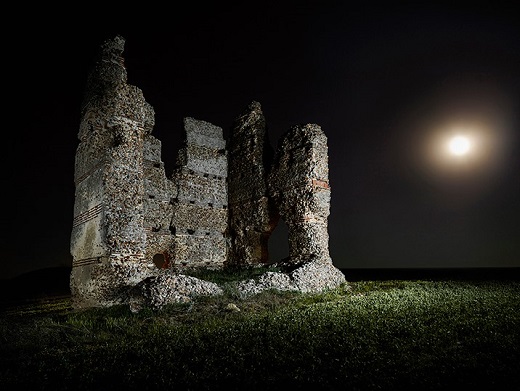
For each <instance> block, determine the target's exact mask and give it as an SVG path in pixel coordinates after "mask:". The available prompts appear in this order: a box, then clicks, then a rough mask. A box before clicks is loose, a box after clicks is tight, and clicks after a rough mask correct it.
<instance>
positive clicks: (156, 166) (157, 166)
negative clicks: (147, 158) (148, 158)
mask: <svg viewBox="0 0 520 391" xmlns="http://www.w3.org/2000/svg"><path fill="white" fill-rule="evenodd" d="M153 166H154V167H155V168H161V163H154V164H153Z"/></svg>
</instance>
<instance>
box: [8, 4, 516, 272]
mask: <svg viewBox="0 0 520 391" xmlns="http://www.w3.org/2000/svg"><path fill="white" fill-rule="evenodd" d="M317 4H320V5H317ZM385 4H387V5H386V6H381V5H377V4H375V3H371V5H368V6H363V5H358V6H353V5H352V4H348V2H336V3H332V2H326V1H322V2H319V3H316V5H315V4H314V3H312V2H303V1H301V2H295V3H290V2H278V4H275V5H269V4H267V3H261V2H254V3H251V2H236V3H229V4H228V5H225V4H223V3H221V2H218V5H217V4H215V5H204V6H202V5H200V4H198V3H197V4H193V5H192V6H190V5H185V6H183V8H182V9H181V10H172V11H168V12H166V11H164V10H161V9H153V10H148V11H147V12H145V11H144V10H135V12H133V13H132V15H130V13H129V15H118V16H114V15H110V16H108V15H106V16H105V15H103V14H102V13H101V11H98V10H96V9H91V10H90V11H89V12H87V11H86V10H84V12H78V13H75V12H70V17H67V16H63V15H60V16H58V15H55V16H52V15H47V16H46V17H45V18H37V17H36V16H38V12H37V10H35V12H34V15H36V16H33V17H32V19H34V20H31V19H29V18H20V23H19V24H18V25H17V26H18V27H17V29H18V30H17V31H13V32H10V35H9V36H7V35H6V36H5V37H4V45H3V49H2V50H3V53H4V55H3V58H4V61H3V62H4V69H7V70H6V71H4V73H3V75H4V78H3V82H4V83H3V84H4V100H5V99H8V100H9V101H10V102H9V103H8V105H7V108H8V109H7V111H4V121H5V122H4V130H3V137H4V142H3V143H2V144H3V153H2V161H3V172H4V174H3V176H2V189H3V191H2V194H3V195H2V197H3V198H4V201H3V208H4V210H3V214H2V215H3V218H2V222H3V234H2V255H3V256H2V261H1V264H0V278H8V277H12V276H16V275H19V274H20V273H24V272H28V271H31V270H36V269H40V268H47V267H53V266H71V264H72V257H71V255H70V253H69V239H70V233H71V228H72V219H73V204H74V182H73V179H74V155H75V150H76V147H77V145H78V142H79V141H78V139H77V133H78V129H79V123H80V116H79V114H80V104H81V100H82V98H83V94H84V91H85V90H84V88H85V83H86V78H87V75H88V71H89V70H90V68H91V66H92V65H93V63H94V60H95V54H96V51H97V50H98V47H99V45H100V44H101V43H102V42H103V41H104V40H105V39H107V38H113V37H114V36H115V35H116V34H120V35H122V36H123V37H124V38H125V39H126V45H125V52H124V54H123V55H124V57H125V64H126V68H127V72H128V82H129V83H130V84H133V85H135V86H137V87H138V88H140V89H141V90H142V91H143V94H144V97H145V99H146V100H147V101H148V102H149V103H150V104H151V105H152V106H153V107H154V110H155V120H156V126H155V128H154V131H153V134H154V135H155V136H156V137H157V138H159V139H160V140H161V141H162V148H163V149H162V157H163V161H164V162H165V164H166V170H167V174H168V175H169V174H170V172H171V169H172V168H173V164H174V160H175V158H176V154H177V150H178V148H179V147H180V143H181V141H182V139H183V125H182V119H183V118H184V117H194V118H196V119H200V120H205V121H208V122H211V123H213V124H215V125H218V126H220V127H222V128H223V129H224V134H225V136H227V135H228V134H229V128H230V127H231V125H232V123H233V121H234V119H235V118H236V117H237V116H238V115H239V114H240V113H241V112H242V111H243V110H244V109H245V108H246V107H247V105H248V104H249V103H250V102H251V101H253V100H256V101H258V102H260V103H261V105H262V109H263V112H264V115H265V117H266V121H267V125H268V132H269V137H270V140H271V144H272V145H273V147H274V146H276V142H277V141H278V139H279V137H280V136H281V135H282V134H283V133H284V132H285V131H287V130H288V129H289V128H290V127H291V126H293V125H297V124H305V123H316V124H318V125H320V126H321V127H322V129H323V131H324V132H325V134H326V135H327V137H328V142H329V169H330V185H331V188H332V200H331V215H330V217H329V234H330V252H331V256H332V258H333V261H334V264H335V265H336V266H338V267H340V268H436V267H443V268H445V267H457V268H465V267H520V240H519V233H520V128H519V125H520V118H519V117H520V116H519V111H518V108H519V107H520V105H519V103H520V77H519V76H520V34H519V33H520V23H519V20H520V19H519V18H518V13H516V12H515V11H514V10H513V9H512V8H511V9H507V8H498V7H496V6H494V5H493V3H490V5H489V6H487V7H481V8H477V7H476V6H475V4H473V5H472V6H471V7H470V6H464V5H456V3H453V2H450V3H449V4H450V5H449V6H448V5H441V4H442V3H438V2H436V3H435V4H432V5H427V4H426V5H425V4H423V5H406V6H403V5H400V6H395V5H394V6H391V5H388V4H389V3H385ZM454 4H455V5H454ZM511 7H512V6H511ZM45 11H46V12H48V13H49V14H52V10H49V9H46V10H45ZM4 107H5V106H4ZM459 133H463V134H466V135H468V137H469V138H470V139H471V142H472V144H471V145H472V148H470V150H469V152H468V154H467V155H465V156H462V157H456V156H452V155H449V154H448V153H447V142H448V140H449V137H450V136H451V135H454V134H459ZM284 235H286V233H284V231H283V228H280V229H278V230H277V231H275V234H274V237H273V239H272V244H271V245H270V248H271V253H272V254H273V257H274V258H281V257H283V256H285V255H286V254H285V253H286V252H287V245H286V244H284V243H283V242H284ZM274 260H278V259H274Z"/></svg>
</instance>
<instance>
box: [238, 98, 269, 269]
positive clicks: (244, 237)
mask: <svg viewBox="0 0 520 391" xmlns="http://www.w3.org/2000/svg"><path fill="white" fill-rule="evenodd" d="M229 144H230V145H229V156H230V160H229V174H228V183H229V185H228V186H229V208H230V209H229V215H230V218H229V237H230V254H229V258H228V264H229V265H230V266H231V265H232V266H250V265H256V264H260V263H267V262H268V261H269V255H268V246H267V242H268V240H269V236H270V235H271V233H272V232H273V230H274V228H275V226H276V223H277V221H278V215H277V214H276V213H275V209H274V208H273V207H272V205H271V199H270V198H269V197H268V189H267V174H268V171H267V168H269V167H270V165H271V158H272V154H273V153H272V148H271V145H270V144H269V141H268V138H267V131H266V123H265V118H264V114H263V113H262V108H261V105H260V103H258V102H252V103H251V104H250V105H249V106H248V108H247V110H245V112H244V113H242V114H241V115H240V116H239V117H238V118H237V119H236V121H235V124H234V126H233V128H232V130H231V138H230V143H229Z"/></svg>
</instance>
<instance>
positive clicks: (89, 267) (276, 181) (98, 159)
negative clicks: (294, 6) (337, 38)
mask: <svg viewBox="0 0 520 391" xmlns="http://www.w3.org/2000/svg"><path fill="white" fill-rule="evenodd" d="M124 44H125V40H124V38H122V37H121V36H116V37H115V38H114V39H110V40H107V41H105V42H104V43H103V44H102V45H101V47H100V53H99V57H98V60H97V62H96V63H95V65H94V67H93V69H92V71H91V73H90V74H89V77H88V81H87V86H86V92H85V98H84V101H83V103H82V107H81V119H80V126H79V132H78V138H79V145H78V147H77V151H76V159H75V178H74V181H75V189H76V190H75V203H74V219H73V225H72V233H71V247H70V248H71V254H72V257H73V267H72V272H71V283H70V285H71V292H72V296H73V299H74V301H75V304H76V306H81V307H86V306H100V305H101V306H106V305H112V304H117V303H122V302H125V301H127V300H128V292H129V290H131V288H132V287H136V286H138V285H139V284H143V282H144V281H151V280H150V279H153V278H156V277H157V276H159V275H161V273H162V274H164V273H167V274H168V276H172V275H180V274H182V273H183V272H184V271H187V270H189V269H191V268H210V269H222V268H226V267H250V266H255V265H262V264H264V265H266V264H269V263H272V260H270V259H269V255H268V251H267V249H268V246H267V243H268V239H269V236H270V235H271V233H272V232H273V230H274V228H275V227H276V224H277V223H278V220H279V219H280V218H281V219H283V220H284V221H285V222H286V223H287V225H288V228H289V259H288V260H285V265H286V266H287V265H290V266H291V267H290V268H289V269H290V270H291V272H292V273H294V270H295V269H297V268H298V267H299V266H302V265H304V266H305V265H307V266H305V267H307V269H308V265H309V264H312V265H322V266H320V267H321V268H322V269H323V267H325V269H326V270H327V272H328V273H329V276H330V275H333V278H332V279H330V278H329V280H328V281H329V282H327V283H325V284H321V285H320V284H319V283H318V284H317V282H316V279H319V277H316V276H314V274H313V276H314V277H312V278H313V279H314V280H313V281H312V283H307V285H309V284H310V285H309V286H313V287H314V286H318V287H319V286H327V287H330V286H334V285H337V284H339V283H341V282H343V281H344V278H343V277H342V275H341V277H340V274H341V272H339V271H338V270H337V269H335V268H334V267H333V265H332V260H331V259H330V256H329V250H328V230H327V217H328V215H329V207H330V186H329V182H328V156H327V138H326V136H325V134H324V133H323V131H322V130H321V129H320V127H319V126H318V125H315V124H307V125H298V126H295V127H293V128H292V129H290V130H289V131H288V132H287V133H286V134H285V135H284V136H283V137H282V138H281V140H280V141H279V144H278V148H277V149H276V151H273V150H272V148H271V146H270V144H269V142H268V137H267V130H266V121H265V118H264V115H263V113H262V110H261V106H260V104H259V103H258V102H252V103H251V104H250V105H249V106H248V107H247V109H246V110H245V111H244V112H243V113H242V114H241V115H239V116H238V117H237V119H236V121H235V124H234V126H233V128H232V129H231V130H230V140H229V145H228V143H227V142H226V140H225V139H224V137H223V130H222V128H220V127H218V126H215V125H213V124H211V123H208V122H205V121H202V120H197V119H194V118H185V119H184V134H185V143H184V145H183V146H182V148H181V149H180V150H179V151H178V155H177V160H176V167H175V169H174V171H173V173H172V174H171V176H170V177H167V175H166V172H165V167H164V163H163V161H162V159H161V141H160V140H158V139H157V138H155V137H154V136H153V135H152V130H153V127H154V123H155V113H154V110H153V108H152V107H151V105H150V104H149V103H147V102H146V100H145V99H144V97H143V93H142V91H141V90H140V89H139V88H137V87H135V86H132V85H130V84H128V83H127V71H126V68H125V66H124V60H123V57H122V53H123V51H124ZM323 265H324V266H323ZM289 269H287V270H289ZM307 269H301V270H307ZM325 269H324V270H325ZM298 273H300V274H299V275H303V274H302V272H301V271H300V272H298ZM331 273H332V274H331ZM168 278H170V279H167V281H170V282H169V283H168V284H170V285H171V284H172V283H171V281H172V280H171V278H172V277H168ZM277 278H278V277H277ZM284 278H286V279H287V281H286V282H285V283H284V284H285V285H284V286H290V287H292V288H296V289H303V290H306V289H305V288H304V287H303V285H302V283H301V281H303V280H301V278H300V277H298V278H300V280H298V279H297V278H296V275H289V274H287V275H284ZM278 280H279V278H278ZM162 281H166V280H165V279H164V278H163V280H162ZM272 281H274V280H272ZM298 281H300V282H298ZM330 281H332V282H330ZM287 284H288V285H287ZM304 285H305V284H304ZM271 287H275V288H276V286H271ZM302 287H303V288H302ZM172 289H174V288H172ZM307 290H308V289H307ZM173 296H175V295H173ZM173 296H172V297H173ZM175 297H177V296H175ZM163 301H164V300H163Z"/></svg>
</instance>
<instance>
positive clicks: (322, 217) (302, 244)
mask: <svg viewBox="0 0 520 391" xmlns="http://www.w3.org/2000/svg"><path fill="white" fill-rule="evenodd" d="M268 183H269V191H270V195H271V196H272V197H273V199H274V201H275V205H276V207H277V208H278V211H279V213H280V216H281V218H282V219H283V220H284V221H285V222H286V224H287V227H288V229H289V262H290V263H293V264H300V263H304V262H308V261H310V260H316V259H317V260H330V255H329V235H328V228H327V218H328V216H329V213H330V186H329V168H328V147H327V137H326V136H325V133H323V131H322V130H321V128H320V127H319V126H318V125H316V124H307V125H297V126H294V127H292V128H291V129H290V130H289V131H288V132H287V133H286V134H285V135H284V136H283V137H282V138H281V139H280V142H279V144H278V148H277V150H276V154H275V159H274V163H273V168H272V170H271V173H270V174H269V181H268Z"/></svg>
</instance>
